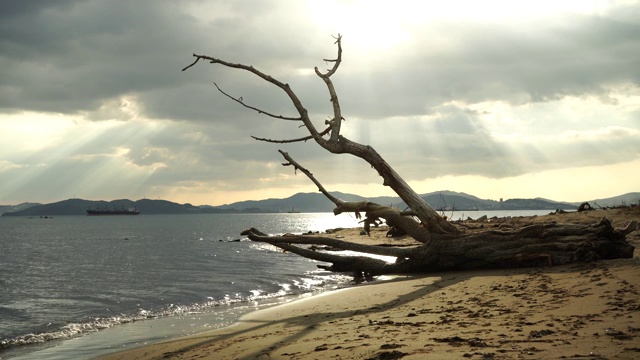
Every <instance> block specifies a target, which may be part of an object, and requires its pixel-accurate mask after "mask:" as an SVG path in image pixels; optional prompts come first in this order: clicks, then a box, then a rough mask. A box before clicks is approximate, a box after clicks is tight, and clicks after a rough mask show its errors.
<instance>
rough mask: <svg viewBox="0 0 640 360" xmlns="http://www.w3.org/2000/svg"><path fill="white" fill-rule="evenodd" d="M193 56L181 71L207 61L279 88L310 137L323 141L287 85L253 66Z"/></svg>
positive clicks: (204, 56) (205, 56)
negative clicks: (236, 70)
mask: <svg viewBox="0 0 640 360" xmlns="http://www.w3.org/2000/svg"><path fill="white" fill-rule="evenodd" d="M193 56H194V57H195V58H196V60H195V61H194V62H193V63H191V64H190V65H188V66H186V67H185V68H184V69H183V70H187V69H189V68H190V67H192V66H194V65H195V64H196V63H197V62H198V61H199V60H207V61H209V63H211V64H220V65H223V66H226V67H230V68H234V69H241V70H245V71H248V72H250V73H252V74H254V75H256V76H258V77H260V78H261V79H263V80H265V81H267V82H269V83H271V84H273V85H275V86H277V87H279V88H280V89H281V90H282V91H284V92H285V93H286V94H287V96H289V99H290V100H291V102H292V103H293V106H294V107H295V108H296V110H297V111H298V114H300V120H302V122H303V123H304V125H305V126H306V127H307V130H308V131H309V133H310V134H311V136H312V137H313V138H314V139H315V140H316V141H317V142H322V141H323V139H322V138H321V137H320V135H319V133H318V130H316V128H315V126H314V125H313V123H312V122H311V120H310V119H309V112H308V111H307V109H306V108H305V107H304V106H303V105H302V102H301V101H300V99H299V98H298V96H297V95H296V94H295V93H294V92H293V90H291V87H290V86H289V84H286V83H283V82H282V81H279V80H277V79H275V78H273V77H271V76H270V75H267V74H265V73H263V72H262V71H259V70H258V69H256V68H254V67H253V66H248V65H244V64H235V63H230V62H228V61H224V60H221V59H217V58H214V57H211V56H207V55H198V54H193ZM234 100H237V99H234ZM237 101H238V102H240V101H239V100H237ZM240 103H242V102H240ZM243 105H244V104H243ZM254 110H256V111H257V109H254Z"/></svg>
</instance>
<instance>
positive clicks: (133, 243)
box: [0, 211, 545, 360]
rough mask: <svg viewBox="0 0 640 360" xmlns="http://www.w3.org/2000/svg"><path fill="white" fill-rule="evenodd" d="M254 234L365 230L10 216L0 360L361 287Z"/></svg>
mask: <svg viewBox="0 0 640 360" xmlns="http://www.w3.org/2000/svg"><path fill="white" fill-rule="evenodd" d="M543 213H545V212H544V211H530V212H510V213H498V212H482V213H476V212H468V213H467V214H464V215H463V214H459V215H456V214H454V215H453V216H451V218H452V219H457V218H460V217H463V216H464V218H466V217H467V216H470V217H472V218H476V217H478V216H481V215H483V214H488V215H489V216H493V215H497V216H510V215H514V216H515V215H534V214H543ZM448 215H450V214H448ZM250 226H254V227H256V228H258V229H260V230H262V231H264V232H266V233H269V234H282V233H285V232H293V233H303V232H307V231H321V232H322V231H324V230H326V229H330V228H336V227H356V226H358V224H357V221H356V220H355V218H353V217H351V216H349V215H340V216H334V215H333V214H331V213H313V214H241V215H240V214H237V215H236V214H234V215H217V214H216V215H153V216H145V215H140V216H115V217H111V216H110V217H87V216H59V217H54V218H52V219H51V218H50V219H41V218H33V219H26V218H15V217H0V244H1V249H2V251H0V359H3V360H6V359H16V360H17V359H42V358H47V359H69V358H74V359H81V358H85V359H87V358H94V357H96V356H98V355H101V354H105V353H109V352H113V351H117V350H121V349H123V348H127V347H133V346H139V345H143V344H146V343H150V342H154V341H159V340H162V339H167V338H171V337H176V336H181V335H187V334H192V333H196V332H201V331H206V330H211V329H215V328H219V327H222V326H227V325H229V324H231V323H232V322H234V321H236V320H237V319H238V317H239V316H241V315H242V314H244V313H246V312H249V311H253V310H255V309H256V308H258V307H260V306H265V305H269V304H274V303H277V302H281V301H286V300H290V299H293V298H294V297H295V296H299V295H302V294H309V293H314V292H317V291H323V290H327V289H333V288H336V287H339V286H343V285H345V284H347V283H348V281H349V280H350V278H349V277H347V276H340V275H335V274H330V273H327V272H325V271H322V270H319V269H317V267H316V265H317V263H316V262H314V261H311V260H308V259H304V258H301V257H299V256H296V255H292V254H289V253H282V252H281V251H279V250H278V249H276V248H274V247H272V246H269V245H266V244H260V243H253V242H248V241H235V240H238V239H242V236H240V232H241V231H242V230H244V229H245V228H248V227H250ZM143 320H144V321H143Z"/></svg>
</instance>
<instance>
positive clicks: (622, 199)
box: [578, 192, 640, 208]
mask: <svg viewBox="0 0 640 360" xmlns="http://www.w3.org/2000/svg"><path fill="white" fill-rule="evenodd" d="M589 204H591V206H593V207H596V208H597V205H600V206H602V207H606V206H609V207H611V206H621V205H622V206H628V205H640V192H632V193H627V194H624V195H618V196H614V197H610V198H606V199H594V200H589ZM578 205H579V204H578Z"/></svg>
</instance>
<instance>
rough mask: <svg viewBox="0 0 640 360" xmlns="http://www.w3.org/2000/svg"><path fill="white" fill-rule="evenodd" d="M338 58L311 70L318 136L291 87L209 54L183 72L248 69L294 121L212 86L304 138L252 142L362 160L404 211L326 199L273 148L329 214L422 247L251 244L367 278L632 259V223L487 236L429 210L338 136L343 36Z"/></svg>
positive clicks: (310, 239)
mask: <svg viewBox="0 0 640 360" xmlns="http://www.w3.org/2000/svg"><path fill="white" fill-rule="evenodd" d="M335 44H336V46H337V57H336V58H335V59H324V61H325V62H327V63H330V64H332V67H331V68H330V69H328V70H327V71H326V72H321V71H320V70H319V69H318V68H317V67H316V68H315V73H316V75H317V76H318V77H319V78H320V79H321V80H322V81H323V82H324V83H325V85H326V87H327V90H328V92H329V96H330V99H331V104H332V110H333V113H332V116H331V118H330V119H329V120H326V121H325V122H324V125H325V126H326V127H325V128H324V129H322V130H319V129H318V128H316V125H315V124H314V122H313V121H312V120H311V118H310V117H309V113H308V111H307V109H306V108H305V107H304V106H303V104H302V102H301V101H300V99H299V98H298V96H297V95H296V93H295V92H294V91H293V90H292V89H291V87H290V86H289V84H287V83H285V82H282V81H280V80H277V79H275V78H273V77H272V76H270V75H267V74H266V73H264V72H262V71H260V70H258V69H256V68H254V67H253V66H249V65H244V64H237V63H231V62H228V61H225V60H221V59H218V58H214V57H211V56H207V55H199V54H193V57H194V58H195V60H194V61H193V62H192V63H191V64H190V65H188V66H186V67H185V68H184V69H182V71H185V70H187V69H189V68H191V67H193V66H194V65H196V64H197V63H198V62H200V61H201V60H202V61H208V62H209V63H211V64H219V65H222V66H225V67H228V68H233V69H239V70H244V71H248V72H250V73H252V74H254V75H255V76H257V77H259V78H261V79H263V80H264V81H266V82H269V83H271V84H273V85H275V86H276V87H278V88H279V89H280V90H282V91H283V92H284V93H285V94H286V95H287V96H288V98H289V100H290V101H291V103H292V104H293V106H294V108H295V109H296V111H297V116H283V115H276V114H272V113H269V112H267V111H264V110H262V109H260V108H257V107H253V106H251V105H248V104H246V103H245V102H244V101H243V99H242V97H234V96H232V95H230V94H227V93H226V92H224V91H223V90H222V89H221V88H220V87H219V86H218V85H217V84H215V83H214V85H215V86H216V88H217V89H218V91H220V92H221V93H222V94H223V95H225V96H226V97H228V98H230V99H231V100H233V101H235V102H237V103H239V104H240V105H242V106H244V107H246V108H248V109H251V110H254V111H257V112H258V113H260V114H263V115H266V116H268V117H272V118H275V119H281V120H288V121H296V122H300V123H301V124H302V126H304V127H305V128H306V130H307V131H308V133H309V135H308V136H304V137H301V138H296V139H266V138H261V137H256V136H252V137H253V138H254V139H256V140H258V141H265V142H270V143H282V144H285V143H293V142H303V141H308V140H313V141H315V142H316V143H317V144H318V145H320V146H321V147H322V148H324V149H325V150H327V151H329V152H330V153H333V154H351V155H354V156H357V157H359V158H360V159H362V160H364V161H366V162H367V163H368V164H369V165H371V167H372V168H374V169H375V170H376V171H377V172H378V174H379V175H380V177H382V184H383V185H384V186H389V187H390V188H391V189H393V191H395V193H396V194H398V196H399V197H400V198H401V199H402V200H403V201H404V202H405V203H406V204H407V206H408V209H409V210H407V211H400V210H398V209H396V208H394V207H390V206H382V205H379V204H375V203H371V202H368V201H361V202H347V201H343V200H341V199H338V198H335V197H334V196H332V195H331V194H330V193H329V192H328V191H327V190H326V189H325V188H324V187H323V186H322V184H321V183H320V182H319V181H318V180H317V179H316V178H315V177H314V176H313V174H311V172H310V171H309V170H307V169H306V168H304V167H303V166H302V165H300V164H299V163H297V162H296V161H295V160H294V159H293V158H292V157H291V156H290V155H289V154H288V153H286V152H284V151H282V150H278V151H279V152H280V154H281V155H282V156H283V157H284V159H285V160H286V162H285V163H283V165H284V166H292V167H293V168H294V169H295V170H296V171H301V172H302V173H304V174H305V175H306V176H307V177H308V178H309V180H311V181H312V182H313V183H314V184H316V186H318V190H319V191H320V192H322V193H323V194H324V195H325V196H326V197H327V198H328V199H329V200H330V201H331V202H333V204H334V205H335V208H334V210H333V212H334V214H336V215H337V214H340V213H346V212H349V213H355V214H356V217H357V218H361V214H364V219H363V220H362V222H363V224H364V229H365V230H366V231H367V232H369V229H370V226H371V225H378V224H380V223H381V222H383V221H384V222H385V223H386V224H387V225H389V226H392V227H396V228H398V229H401V230H403V231H404V232H405V233H406V234H408V235H410V236H411V237H413V238H414V239H415V240H417V241H418V242H420V243H422V245H420V246H416V247H414V248H389V247H379V246H371V245H360V244H356V243H351V242H346V241H341V240H337V239H333V238H327V237H322V236H308V235H305V236H276V237H269V236H264V235H263V234H260V233H259V232H257V231H248V233H247V235H248V237H249V238H250V239H251V240H253V241H262V242H267V243H270V244H273V245H275V246H277V247H279V248H281V249H283V250H286V251H290V252H292V253H295V254H298V255H301V256H304V257H307V258H310V259H315V260H319V261H324V262H329V263H332V265H331V266H322V267H323V268H326V269H328V270H331V271H337V272H347V271H348V272H351V271H356V272H365V273H369V274H383V273H408V272H425V271H436V270H451V269H469V268H488V267H514V266H523V265H533V264H538V263H544V264H547V265H559V264H566V263H570V262H576V261H586V260H594V259H608V258H620V257H632V256H633V250H634V248H633V246H631V245H629V244H628V243H627V241H626V239H625V238H626V234H627V233H628V232H630V231H633V230H634V229H635V227H636V224H635V223H634V224H630V225H629V226H628V227H627V228H625V229H622V230H615V229H613V227H612V226H611V224H610V223H609V222H608V221H606V220H603V221H601V222H600V223H598V224H594V225H592V226H585V225H556V224H553V225H534V226H530V227H525V228H522V229H519V230H516V231H510V232H509V231H486V232H482V233H475V234H468V233H464V232H463V231H461V230H460V229H458V228H457V227H456V226H455V225H454V224H452V223H450V222H448V221H447V220H446V219H445V218H444V217H442V216H440V215H439V214H438V213H437V212H436V211H435V210H434V209H433V208H431V207H430V206H429V205H428V204H427V203H426V202H425V201H424V199H422V198H421V197H420V196H419V195H418V194H417V193H416V192H415V191H413V189H412V188H411V187H410V186H409V185H408V184H407V183H406V182H405V181H404V180H403V179H402V177H400V175H398V173H396V171H395V170H394V169H393V168H392V167H391V166H390V165H389V164H388V163H387V162H386V161H385V160H384V159H383V158H382V156H380V154H378V152H376V151H375V150H374V149H373V148H372V147H371V146H368V145H362V144H359V143H356V142H353V141H351V140H349V139H347V138H346V137H344V136H343V135H341V134H340V129H341V125H342V122H343V121H344V119H345V118H344V117H343V115H342V111H341V109H340V101H339V99H338V95H337V93H336V89H335V87H334V85H333V82H332V80H331V76H333V75H334V74H335V73H336V71H337V70H338V68H339V66H340V64H341V62H342V38H341V36H340V35H338V37H337V38H336V42H335ZM299 245H328V246H331V247H333V248H340V249H345V250H353V251H358V252H362V253H369V254H378V255H388V256H393V257H396V258H397V261H396V262H395V263H392V264H389V263H386V262H384V261H382V260H376V259H373V258H370V257H366V256H362V257H346V256H339V255H334V254H327V253H323V252H319V251H314V250H311V249H308V248H305V247H302V246H299Z"/></svg>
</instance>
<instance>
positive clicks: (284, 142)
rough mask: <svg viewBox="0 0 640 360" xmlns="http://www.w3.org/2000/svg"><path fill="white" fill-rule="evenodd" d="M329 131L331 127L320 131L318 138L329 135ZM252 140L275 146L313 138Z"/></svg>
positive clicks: (257, 138)
mask: <svg viewBox="0 0 640 360" xmlns="http://www.w3.org/2000/svg"><path fill="white" fill-rule="evenodd" d="M329 131H331V127H328V128H326V129H324V130H322V132H320V133H319V134H320V136H325V135H327V134H328V133H329ZM251 137H252V138H253V139H255V140H258V141H264V142H268V143H275V144H287V143H294V142H303V141H307V140H313V137H312V136H311V135H309V136H304V137H301V138H297V139H289V140H275V139H267V138H260V137H257V136H253V135H252V136H251Z"/></svg>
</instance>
